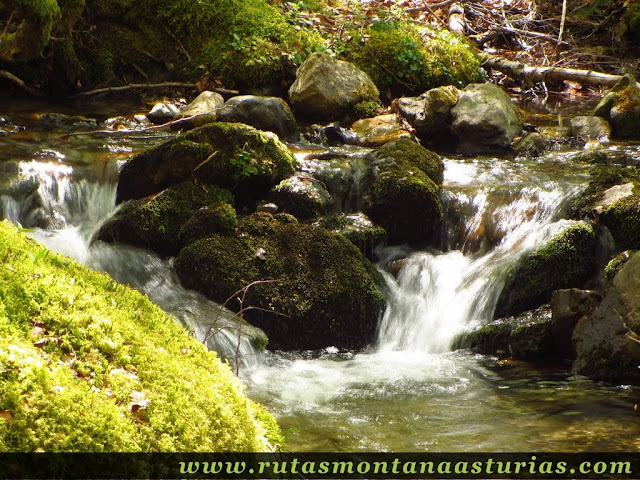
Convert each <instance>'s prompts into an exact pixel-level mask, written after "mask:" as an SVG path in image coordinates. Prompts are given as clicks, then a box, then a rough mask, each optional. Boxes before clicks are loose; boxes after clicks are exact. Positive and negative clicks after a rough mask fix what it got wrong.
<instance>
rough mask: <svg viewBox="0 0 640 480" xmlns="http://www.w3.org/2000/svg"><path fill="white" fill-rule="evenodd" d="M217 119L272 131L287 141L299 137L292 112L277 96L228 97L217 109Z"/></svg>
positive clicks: (293, 140)
mask: <svg viewBox="0 0 640 480" xmlns="http://www.w3.org/2000/svg"><path fill="white" fill-rule="evenodd" d="M218 120H219V121H221V122H239V123H246V124H247V125H251V126H252V127H255V128H257V129H258V130H265V131H268V132H273V133H275V134H276V135H278V137H280V138H281V139H282V140H286V141H289V142H295V141H297V140H298V138H299V137H300V133H299V132H298V126H297V124H296V119H295V117H294V116H293V112H292V111H291V109H290V108H289V105H287V104H286V103H285V101H284V100H282V99H281V98H278V97H258V96H255V95H241V96H238V97H233V98H230V99H229V100H227V102H226V103H225V104H224V106H223V107H222V108H221V109H220V110H219V111H218Z"/></svg>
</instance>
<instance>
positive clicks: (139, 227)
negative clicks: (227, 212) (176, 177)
mask: <svg viewBox="0 0 640 480" xmlns="http://www.w3.org/2000/svg"><path fill="white" fill-rule="evenodd" d="M217 202H226V203H232V202H233V197H232V196H231V193H229V191H228V190H224V189H221V188H219V187H216V186H215V185H196V184H194V183H193V182H184V183H181V184H178V185H176V186H174V187H170V188H167V189H166V190H163V191H162V192H160V193H157V194H154V195H151V196H149V197H146V198H142V199H139V200H131V201H130V202H128V203H126V204H124V205H123V206H122V207H121V208H120V209H119V210H118V211H117V212H116V213H115V214H114V215H113V217H111V218H110V219H109V220H107V221H106V222H105V223H104V224H103V225H102V227H101V228H100V231H99V232H98V235H97V238H98V239H99V240H104V241H106V242H123V243H130V244H133V245H138V246H141V247H145V248H150V249H151V250H153V251H155V252H158V253H160V254H163V255H175V254H177V253H178V251H179V250H180V246H181V241H180V238H179V235H180V231H181V227H182V226H183V225H184V224H185V223H186V222H187V221H188V220H189V219H190V218H191V217H192V216H193V215H194V213H196V211H197V210H198V209H200V208H201V207H205V206H207V205H210V204H214V203H217Z"/></svg>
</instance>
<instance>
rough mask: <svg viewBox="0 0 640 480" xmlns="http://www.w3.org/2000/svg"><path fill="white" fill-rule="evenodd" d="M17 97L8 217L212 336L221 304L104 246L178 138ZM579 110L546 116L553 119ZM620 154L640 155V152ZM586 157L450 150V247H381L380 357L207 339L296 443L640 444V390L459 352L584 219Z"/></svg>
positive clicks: (441, 447) (2, 213) (226, 335)
mask: <svg viewBox="0 0 640 480" xmlns="http://www.w3.org/2000/svg"><path fill="white" fill-rule="evenodd" d="M4 100H5V99H3V101H4ZM5 104H6V105H7V106H6V108H5V110H4V111H2V112H0V114H2V115H5V116H6V120H8V121H5V122H2V121H1V119H0V218H8V219H9V220H11V221H13V222H16V223H20V224H21V225H22V226H23V227H25V228H29V229H30V231H31V234H32V235H33V236H34V237H35V238H36V239H38V240H39V241H41V242H43V243H44V244H45V245H47V246H48V247H49V248H51V249H52V250H55V251H58V252H60V253H63V254H66V255H69V256H71V257H72V258H74V259H76V260H78V261H80V262H82V263H84V264H87V265H89V266H90V267H91V268H94V269H98V270H101V271H105V272H107V273H108V274H110V275H111V276H112V277H113V278H114V279H116V280H117V281H120V282H123V283H127V284H129V285H131V286H133V287H134V288H137V289H139V290H140V291H142V292H144V293H146V294H147V295H148V296H149V298H150V299H151V300H152V301H153V302H155V303H157V304H158V305H159V306H160V307H161V308H163V309H164V310H165V311H167V312H168V313H170V314H172V315H174V316H175V317H176V318H177V319H178V320H179V321H180V322H181V323H182V324H183V325H184V326H185V327H186V328H188V329H189V330H191V331H193V332H194V335H195V336H196V337H197V338H199V339H203V338H204V337H205V336H207V332H208V330H209V327H210V325H211V323H212V322H213V321H220V308H219V306H218V305H216V304H215V303H213V302H210V301H208V300H207V299H206V298H205V297H203V296H202V295H200V294H197V293H195V292H193V291H188V290H185V289H183V288H182V287H181V286H180V285H179V282H178V280H177V277H176V275H175V273H174V272H173V269H172V263H171V260H170V259H168V260H167V259H161V258H160V257H158V256H157V255H155V254H153V253H151V252H149V251H145V250H143V249H139V248H135V247H130V246H126V245H109V244H106V243H103V242H94V243H91V239H92V235H93V234H94V233H95V232H96V231H97V229H98V228H99V226H100V224H101V223H102V222H103V221H104V220H105V219H106V218H108V217H109V216H110V215H112V214H113V212H114V210H115V208H116V206H115V192H116V186H117V180H118V169H119V167H120V166H121V165H122V164H123V163H124V162H125V161H126V160H127V158H129V156H130V155H132V154H133V153H135V152H137V151H140V150H142V149H144V148H148V147H150V146H153V145H156V144H158V143H160V142H162V141H163V140H166V139H167V138H169V137H170V134H169V133H166V132H161V131H141V130H140V127H139V125H137V124H136V123H135V122H134V121H133V120H131V119H121V120H118V121H110V122H107V123H106V124H103V125H100V122H103V121H105V120H107V119H112V118H114V117H116V116H117V115H119V114H123V113H125V112H126V113H128V112H131V111H134V110H135V108H141V106H131V105H123V104H118V103H115V102H111V103H108V104H107V103H101V104H95V105H91V110H90V111H91V114H90V116H91V117H92V118H97V119H98V121H99V125H98V126H97V127H92V128H90V130H95V129H104V131H103V132H101V133H91V134H86V133H83V132H82V131H81V130H77V129H73V131H69V130H64V129H63V128H61V127H60V126H59V125H57V124H56V125H54V126H46V128H45V126H44V122H42V120H38V119H37V118H36V115H35V113H38V112H40V113H42V112H46V111H57V112H61V113H66V114H77V112H78V111H80V110H77V109H74V108H73V107H66V106H59V105H43V104H36V103H30V102H26V101H16V100H13V101H8V100H7V101H6V102H5ZM82 108H83V110H82V112H83V114H85V115H89V113H88V111H87V106H86V105H85V106H83V107H82ZM132 109H133V110H132ZM140 111H143V110H142V109H141V110H140ZM567 114H568V113H564V111H563V112H561V114H557V113H554V114H546V117H545V118H546V121H547V122H549V123H551V124H553V123H554V122H555V123H558V122H560V121H562V120H563V118H564V117H563V116H565V115H567ZM2 115H0V117H1V116H2ZM607 148H609V149H610V150H611V151H612V153H619V152H621V151H625V150H627V151H631V155H632V156H635V157H638V156H640V148H639V147H638V146H633V145H623V144H612V145H610V146H608V147H607ZM576 152H577V150H561V151H552V152H551V153H549V154H547V155H545V156H543V157H540V158H539V159H536V160H523V159H516V160H513V159H508V158H496V157H475V158H459V157H454V156H451V157H448V158H445V181H444V185H443V193H442V195H443V206H444V209H445V221H444V225H443V231H442V235H441V242H440V243H441V245H440V247H441V248H440V249H439V250H435V249H434V250H425V251H414V250H411V249H409V248H408V247H403V246H394V247H389V248H385V249H383V250H381V251H379V252H378V256H379V258H380V261H379V263H378V268H379V269H380V270H381V272H382V273H383V275H384V277H385V281H386V283H387V287H388V288H387V290H388V302H389V305H388V308H387V310H386V312H385V313H384V316H383V318H381V321H380V325H379V332H378V339H377V341H376V342H375V343H374V344H372V345H370V346H369V348H368V349H367V350H366V351H364V352H345V351H339V350H338V349H336V348H334V347H333V346H331V345H327V348H325V349H324V350H322V351H314V352H295V353H294V352H265V353H262V354H257V353H256V352H254V351H253V349H252V347H251V345H250V344H249V342H248V341H244V342H243V343H242V344H241V345H240V348H239V350H236V348H237V345H236V335H237V333H236V330H235V328H237V327H235V326H234V324H233V319H232V318H222V320H223V322H222V323H221V325H222V327H223V328H220V329H219V330H220V331H219V333H218V334H217V335H215V336H212V337H210V338H208V340H207V346H208V347H209V348H211V349H213V350H216V351H218V352H219V353H220V354H221V355H222V356H223V357H225V358H227V359H229V361H230V362H231V363H235V362H236V361H237V363H238V364H237V368H238V371H239V374H240V377H241V379H242V380H243V382H244V383H245V384H246V385H247V392H248V394H249V396H250V397H251V398H252V399H254V400H256V401H258V402H260V403H263V404H264V405H265V406H266V407H267V408H269V409H270V410H271V411H272V412H273V413H274V415H275V416H276V417H277V419H278V421H279V423H280V425H281V427H282V428H283V430H284V431H286V432H287V441H288V444H287V448H288V449H289V450H291V451H359V450H362V451H442V452H453V451H624V450H626V451H634V450H637V449H639V448H640V416H639V415H638V414H637V413H636V412H635V411H634V404H636V403H637V402H638V394H639V393H640V391H639V390H638V389H637V388H635V387H630V386H625V385H621V386H611V385H604V384H599V383H595V382H592V381H589V380H587V379H585V378H583V377H578V376H572V375H571V373H570V371H569V367H570V366H568V367H567V368H566V369H562V368H545V367H535V366H532V365H530V364H526V363H522V362H515V361H506V360H501V359H496V358H493V357H486V356H481V355H473V354H470V353H467V352H462V351H459V352H450V351H449V350H450V349H449V345H450V342H451V340H452V338H453V337H454V336H455V335H456V334H457V333H459V332H461V331H464V330H467V329H470V328H473V327H475V326H477V325H482V324H485V323H487V322H488V321H490V320H491V318H492V315H493V310H494V309H495V304H496V302H497V299H498V296H499V294H500V290H501V288H502V286H503V281H504V280H503V277H504V272H505V271H506V269H508V268H509V266H510V265H512V264H513V263H514V262H516V261H517V260H518V259H519V258H521V257H522V256H523V255H525V254H526V253H527V252H530V251H532V250H533V249H535V248H536V247H537V246H540V245H541V244H543V243H544V242H545V240H547V239H549V238H550V237H551V236H553V235H554V234H555V233H557V232H559V231H561V230H562V229H563V228H565V227H566V226H567V225H568V224H570V223H571V222H570V221H569V220H563V219H562V217H563V214H564V213H565V212H566V209H567V205H568V203H569V202H570V200H571V198H572V197H573V196H575V195H577V194H578V193H579V192H580V191H581V189H583V188H584V187H585V186H586V184H587V183H588V178H589V177H588V174H587V170H586V167H585V166H584V165H579V164H573V163H572V162H571V161H570V160H569V159H570V158H571V155H573V154H575V153H576ZM346 153H348V152H346ZM346 153H345V154H346ZM391 271H395V272H396V273H397V274H396V275H392V274H391V273H389V272H391ZM224 325H229V326H228V328H224ZM234 366H236V365H234Z"/></svg>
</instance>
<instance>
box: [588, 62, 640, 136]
mask: <svg viewBox="0 0 640 480" xmlns="http://www.w3.org/2000/svg"><path fill="white" fill-rule="evenodd" d="M594 115H596V116H598V117H602V118H604V119H605V120H607V121H608V122H609V124H610V125H611V130H612V132H613V137H614V138H619V139H627V140H629V139H640V88H638V84H637V83H636V79H635V77H634V76H633V75H632V74H630V73H628V74H627V75H625V76H624V77H622V79H621V80H620V81H619V82H618V83H617V84H616V85H614V86H613V88H612V89H611V91H609V92H608V93H607V94H606V95H605V96H604V97H603V98H602V100H601V101H600V103H598V105H597V106H596V108H595V110H594Z"/></svg>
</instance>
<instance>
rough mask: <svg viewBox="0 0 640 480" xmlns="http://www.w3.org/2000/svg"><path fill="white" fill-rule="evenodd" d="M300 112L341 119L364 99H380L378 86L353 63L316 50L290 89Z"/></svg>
mask: <svg viewBox="0 0 640 480" xmlns="http://www.w3.org/2000/svg"><path fill="white" fill-rule="evenodd" d="M289 99H290V101H291V105H292V107H293V109H294V110H295V111H296V112H299V113H301V114H303V115H307V116H309V117H315V118H325V119H340V118H342V117H344V116H345V114H346V113H349V111H350V110H351V109H354V108H356V105H357V104H361V103H364V102H375V103H377V102H379V101H380V99H379V92H378V88H377V87H376V86H375V84H374V83H373V81H372V80H371V78H369V76H368V75H367V74H366V73H364V72H363V71H362V70H360V69H359V68H358V67H356V66H355V65H353V64H352V63H349V62H345V61H342V60H336V59H335V58H333V57H331V56H329V55H327V54H326V53H320V52H316V53H312V54H311V55H309V57H308V58H307V59H306V60H305V61H304V63H303V64H302V65H300V68H298V71H297V72H296V80H295V82H294V83H293V85H292V86H291V88H290V89H289Z"/></svg>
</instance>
